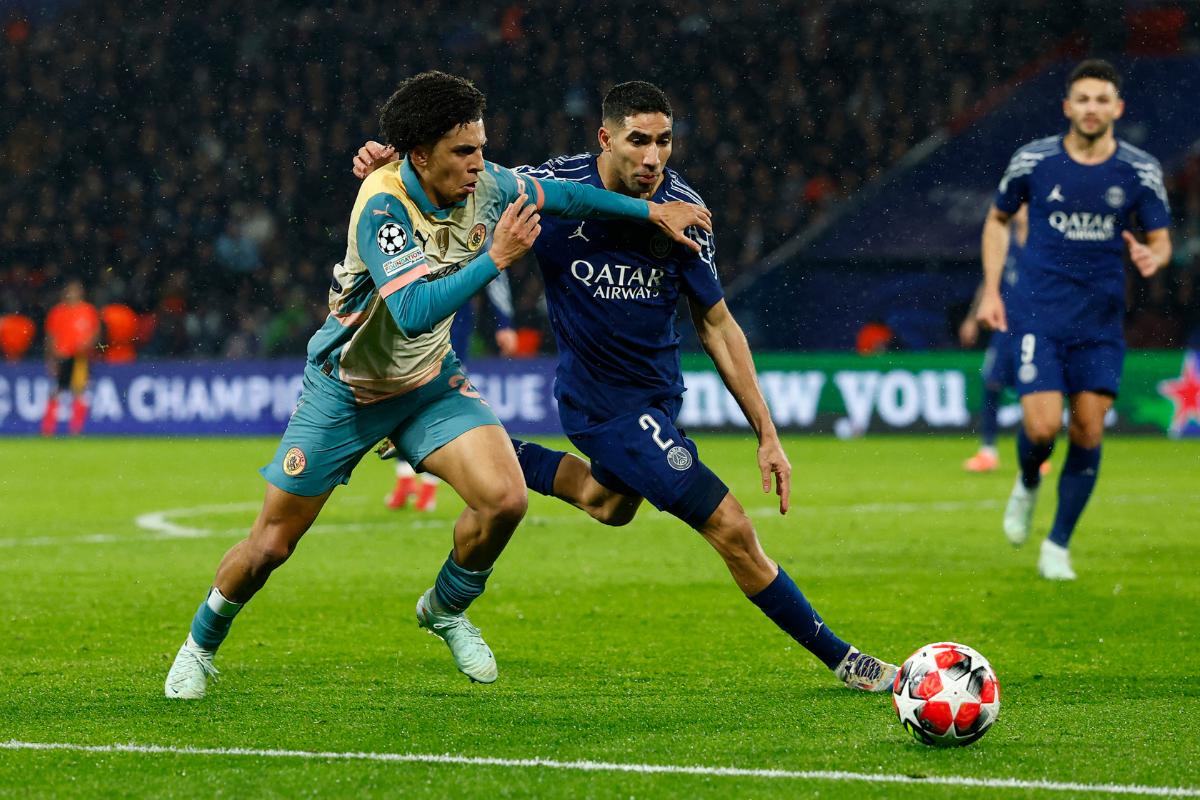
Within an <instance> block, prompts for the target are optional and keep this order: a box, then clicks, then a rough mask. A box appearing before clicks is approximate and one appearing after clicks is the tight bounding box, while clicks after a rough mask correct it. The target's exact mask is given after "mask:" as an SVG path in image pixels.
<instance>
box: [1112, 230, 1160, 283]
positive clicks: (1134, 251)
mask: <svg viewBox="0 0 1200 800" xmlns="http://www.w3.org/2000/svg"><path fill="white" fill-rule="evenodd" d="M1121 237H1122V238H1124V239H1125V244H1126V245H1127V246H1128V247H1129V258H1130V260H1132V261H1133V265H1134V266H1135V267H1137V271H1138V272H1140V273H1142V277H1143V278H1149V277H1150V276H1151V275H1153V274H1154V273H1156V272H1158V268H1159V266H1160V264H1159V263H1158V256H1156V255H1154V251H1153V250H1151V249H1150V248H1149V247H1147V246H1146V245H1144V244H1142V243H1141V242H1139V241H1138V240H1137V239H1136V238H1135V237H1134V235H1133V234H1132V233H1130V232H1129V231H1123V232H1122V233H1121Z"/></svg>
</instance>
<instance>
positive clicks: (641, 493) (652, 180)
mask: <svg viewBox="0 0 1200 800" xmlns="http://www.w3.org/2000/svg"><path fill="white" fill-rule="evenodd" d="M672 134H673V131H672V113H671V107H670V104H669V102H668V101H667V97H666V95H664V94H663V92H662V91H661V90H659V89H658V88H657V87H655V86H652V85H651V84H648V83H644V82H641V81H633V82H630V83H623V84H620V85H618V86H615V87H614V88H613V89H612V90H611V91H610V92H609V93H608V95H607V96H606V97H605V99H604V107H603V127H602V128H601V129H600V133H599V139H600V146H601V148H602V152H601V154H600V155H599V156H596V155H592V154H582V155H577V156H570V157H562V158H556V159H552V160H551V161H548V162H546V163H545V164H543V165H541V166H540V167H537V168H535V169H528V168H521V169H519V170H518V172H520V173H522V174H526V175H532V176H533V177H535V178H539V179H540V178H557V179H558V180H570V181H577V182H581V183H587V184H591V185H593V186H596V187H601V188H607V189H609V190H611V191H615V192H620V193H623V194H627V195H630V196H633V197H640V198H643V199H646V200H651V199H655V200H668V199H683V200H686V201H688V202H694V203H699V202H700V198H699V196H698V195H697V194H696V193H695V192H694V191H693V190H692V189H691V187H689V186H688V185H687V183H685V182H684V181H683V179H682V178H681V177H680V176H679V175H678V174H677V173H676V172H674V171H673V170H668V169H667V168H666V162H667V159H668V158H669V157H670V155H671V142H672ZM389 155H390V154H389V153H387V152H386V151H384V150H382V149H381V148H379V147H378V146H377V145H375V144H374V143H368V144H367V145H366V146H365V147H364V148H363V149H362V150H360V152H359V155H358V157H357V158H356V160H355V166H356V172H357V173H358V174H360V175H362V174H364V173H365V172H368V171H369V170H370V168H371V167H372V166H374V165H377V164H378V163H380V160H382V161H383V162H384V163H386V160H387V158H388V157H389ZM692 235H693V236H695V237H696V240H697V241H698V242H699V243H700V244H701V250H700V252H699V253H698V254H694V253H691V252H689V251H687V250H686V249H685V248H683V247H681V246H677V245H675V244H674V243H672V242H671V241H669V240H668V239H666V238H665V237H661V236H658V235H656V234H655V233H654V232H653V231H650V230H642V229H641V228H639V227H638V226H636V225H611V224H607V223H598V222H597V221H595V220H588V221H586V222H584V221H579V220H566V219H563V220H548V219H547V218H545V217H543V219H542V234H541V236H540V237H539V238H538V246H537V247H536V248H535V251H534V252H535V254H536V256H537V258H538V264H539V266H540V267H541V270H542V274H543V276H544V278H545V284H546V301H547V305H548V307H549V310H550V321H551V324H552V325H553V327H554V331H555V335H556V337H557V339H558V346H559V353H560V360H559V366H558V372H557V380H556V382H555V394H556V396H557V398H558V401H559V415H560V417H561V419H562V424H563V430H564V431H565V432H566V434H567V436H568V437H569V438H570V439H571V442H572V443H573V444H574V445H575V446H576V447H578V448H579V449H580V451H582V452H583V453H584V454H586V455H587V456H588V457H589V458H590V459H591V467H590V468H589V466H588V464H587V463H585V462H584V461H582V460H581V459H579V458H577V457H575V456H572V455H568V454H566V453H563V452H560V451H553V450H549V449H547V448H544V447H542V446H540V445H537V444H534V443H531V442H521V441H518V440H514V446H515V447H516V450H517V457H518V460H519V461H520V463H521V468H522V472H523V473H524V475H525V481H526V484H527V485H528V486H529V488H530V489H533V490H535V491H538V492H540V493H542V494H547V495H553V496H555V497H559V498H561V499H563V500H565V501H567V502H568V503H571V504H572V505H574V506H576V507H578V508H580V509H582V510H584V511H586V512H587V513H588V514H590V515H591V516H592V517H594V518H596V519H598V520H600V521H601V522H604V523H606V524H609V525H624V524H626V523H628V522H629V521H630V520H632V519H633V517H634V514H635V513H636V512H637V509H638V507H639V506H640V505H641V503H642V499H643V498H646V499H648V500H649V501H650V502H651V503H652V504H653V505H654V506H656V507H657V508H659V509H662V510H665V511H669V512H671V513H672V514H674V515H675V516H677V517H679V518H680V519H681V520H683V521H684V522H686V523H688V524H689V525H691V526H692V527H693V528H695V529H696V530H697V531H699V533H700V534H701V535H702V536H703V537H704V538H705V539H706V540H707V541H708V542H709V543H710V544H711V545H712V546H713V548H714V549H715V550H716V551H717V552H718V553H719V554H720V555H721V557H722V558H723V559H724V561H725V564H726V566H727V567H728V569H729V571H730V573H731V574H732V576H733V579H734V581H735V582H736V583H737V585H738V587H739V588H740V589H741V590H742V591H743V592H744V593H745V594H746V596H747V597H748V598H749V599H750V600H751V601H752V602H753V603H754V604H755V605H756V606H758V607H759V608H760V609H761V610H762V611H763V613H764V614H766V615H767V616H768V617H769V618H770V619H771V620H772V621H773V622H775V624H776V625H778V626H779V627H780V628H782V629H783V630H784V631H786V632H787V633H788V634H790V635H791V636H792V637H793V638H795V639H796V640H797V641H798V642H799V643H800V644H802V645H803V646H804V647H805V648H807V649H808V650H809V651H810V652H812V653H813V654H814V655H816V656H817V657H818V658H819V659H820V660H821V661H822V662H823V663H824V664H825V665H826V666H827V667H828V668H829V669H831V670H834V672H835V674H836V675H837V677H838V678H839V679H840V680H842V681H844V682H845V683H846V685H848V686H850V687H852V688H856V689H864V690H867V691H884V690H886V689H887V688H888V686H889V685H890V683H891V679H892V677H893V676H894V675H895V670H896V668H895V667H894V666H893V665H891V664H888V663H886V662H883V661H881V660H879V659H876V658H874V657H872V656H869V655H867V654H865V653H861V652H860V651H859V650H858V649H856V648H853V647H851V646H850V645H849V644H848V643H846V642H845V641H843V640H841V639H839V638H838V637H837V636H836V635H835V634H834V633H833V631H831V630H830V629H829V627H828V626H827V625H825V623H824V622H823V621H822V619H821V617H820V616H819V615H818V614H817V613H816V611H814V610H813V607H812V606H811V605H810V604H809V602H808V600H807V599H806V598H805V597H804V595H803V594H802V593H801V592H800V590H799V589H798V588H797V587H796V584H795V583H793V582H792V579H791V578H790V577H788V575H787V573H786V572H785V571H784V570H783V569H782V568H780V567H779V566H778V565H777V564H776V563H775V562H774V561H772V560H771V559H770V558H768V557H767V555H766V553H765V552H763V549H762V547H761V545H760V544H759V542H758V537H757V535H756V534H755V531H754V526H753V524H752V523H751V521H750V518H749V517H748V516H747V515H746V512H745V510H744V509H743V508H742V506H741V504H740V503H739V502H738V501H737V499H736V498H735V497H734V496H733V495H732V494H731V493H730V491H729V489H728V488H727V487H726V486H725V484H724V483H722V482H721V480H720V479H719V478H718V477H717V476H716V475H715V474H713V472H712V471H711V470H710V469H709V468H708V467H707V466H706V465H705V464H704V463H703V462H701V461H700V458H699V454H698V452H697V449H696V445H695V443H694V442H693V441H692V440H691V439H689V438H688V437H687V436H686V434H685V433H684V432H683V431H682V430H680V429H679V428H678V427H676V425H675V420H676V417H677V415H678V413H679V409H680V405H681V402H682V394H683V391H684V386H683V380H682V377H683V376H682V371H681V369H680V361H679V334H678V333H677V332H676V330H675V309H676V304H677V302H678V299H679V297H680V295H681V294H682V295H683V296H685V297H686V298H687V300H688V303H689V305H690V306H691V310H692V318H693V320H694V322H695V324H696V329H697V332H698V333H699V335H700V341H701V343H702V344H703V346H704V348H705V350H706V351H707V352H708V353H709V355H710V356H711V357H712V359H713V362H714V363H715V364H716V366H717V370H718V372H719V373H720V374H721V377H722V380H724V382H725V385H726V386H727V387H729V389H730V391H731V392H732V393H733V395H734V397H735V398H737V401H738V403H739V405H740V406H741V408H742V410H743V412H744V413H745V415H746V418H747V420H749V422H750V425H751V427H752V428H753V429H754V432H755V434H756V435H757V436H758V440H759V446H758V465H759V470H760V472H761V476H762V486H763V491H765V492H769V491H770V490H771V476H772V475H774V478H775V490H776V492H777V493H778V495H779V510H780V513H786V512H787V509H788V499H789V498H788V494H789V490H790V483H791V465H790V464H789V463H788V459H787V456H786V455H785V454H784V452H783V448H782V446H781V445H780V442H779V437H778V435H777V434H776V431H775V426H774V423H773V422H772V421H771V416H770V413H769V412H768V410H767V406H766V403H765V402H764V400H763V396H762V392H761V390H760V389H759V387H758V381H757V376H756V374H755V370H754V362H753V360H752V359H751V356H750V348H749V346H748V345H747V343H746V337H745V335H744V334H743V333H742V330H741V328H740V327H739V326H738V324H737V322H736V321H735V320H734V319H733V317H732V315H731V314H730V313H729V309H728V308H727V307H726V304H725V301H724V299H723V292H722V289H721V284H720V281H719V279H718V277H717V272H716V267H715V261H714V257H715V253H714V247H713V241H712V236H711V234H709V233H707V232H705V231H702V230H698V229H696V230H693V231H692Z"/></svg>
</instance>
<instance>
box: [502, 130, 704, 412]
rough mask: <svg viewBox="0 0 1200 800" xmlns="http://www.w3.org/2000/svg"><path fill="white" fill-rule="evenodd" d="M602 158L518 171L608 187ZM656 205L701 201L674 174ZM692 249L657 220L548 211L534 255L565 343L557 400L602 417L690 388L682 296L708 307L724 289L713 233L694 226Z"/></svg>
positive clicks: (661, 188) (582, 157)
mask: <svg viewBox="0 0 1200 800" xmlns="http://www.w3.org/2000/svg"><path fill="white" fill-rule="evenodd" d="M596 162H597V156H595V155H592V154H583V155H577V156H564V157H560V158H555V159H551V160H550V161H547V162H546V163H544V164H542V165H541V166H539V167H521V168H519V169H518V170H517V171H518V172H519V173H523V174H528V175H532V176H534V177H536V178H543V177H544V178H557V179H559V180H569V181H578V182H581V183H590V184H592V185H593V186H597V187H601V188H602V187H603V184H602V182H601V180H600V174H599V172H598V171H597V166H596ZM652 199H653V200H654V201H655V202H667V201H670V200H683V201H686V202H689V203H696V204H699V205H702V204H703V201H702V200H701V199H700V196H699V195H698V194H696V192H695V191H694V190H693V189H692V188H691V187H690V186H688V185H687V183H685V182H684V180H683V179H682V178H681V177H680V176H679V174H678V173H676V172H675V171H674V170H671V169H668V170H666V171H665V176H664V177H663V181H662V184H661V185H660V186H659V188H658V191H657V192H655V194H654V197H653V198H652ZM689 235H690V236H692V237H693V238H694V239H695V240H696V241H697V242H699V243H700V245H701V250H700V252H699V253H698V254H697V253H693V252H692V251H691V250H689V249H687V248H686V247H684V246H683V245H681V244H678V243H676V242H674V241H672V240H671V239H670V238H668V237H667V236H666V234H664V233H662V232H661V231H659V230H658V228H656V227H655V226H653V225H649V224H642V225H639V224H629V223H628V222H627V221H607V220H604V221H601V220H587V221H582V220H568V219H562V218H559V217H549V216H544V217H542V233H541V235H540V236H539V237H538V239H537V242H536V243H535V244H534V253H535V255H536V256H537V260H538V264H539V266H540V267H541V270H542V276H543V278H544V280H545V284H546V304H547V306H548V307H549V314H550V324H551V326H552V327H553V328H554V334H555V337H556V338H557V340H558V349H559V362H558V373H557V380H556V382H555V396H557V397H558V398H559V400H560V401H562V400H563V398H567V399H568V400H569V401H570V402H571V403H572V404H573V405H575V406H577V407H579V408H582V409H584V410H585V411H586V413H587V416H588V417H589V418H590V419H593V420H596V421H600V420H607V419H611V418H613V417H615V416H618V415H620V414H624V413H628V412H629V411H630V410H632V409H635V408H642V407H646V406H650V405H652V404H653V403H655V402H658V401H660V400H663V399H666V398H671V397H677V396H678V395H680V394H681V393H682V392H683V388H684V387H683V373H682V371H681V369H680V365H679V333H678V332H677V331H676V328H675V309H676V306H677V304H678V302H679V297H680V294H681V293H682V294H683V295H685V296H687V297H689V298H692V299H693V300H695V301H696V302H697V303H698V304H699V305H700V306H701V307H702V308H705V309H707V308H710V307H711V306H713V305H715V304H716V303H717V302H719V301H720V300H721V298H722V297H723V296H724V293H723V291H722V289H721V282H720V280H719V279H718V277H717V270H716V265H715V264H716V262H715V256H716V253H715V248H714V246H713V239H712V235H711V234H709V233H708V232H706V231H704V230H701V229H693V230H691V231H689Z"/></svg>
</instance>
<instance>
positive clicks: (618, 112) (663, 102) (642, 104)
mask: <svg viewBox="0 0 1200 800" xmlns="http://www.w3.org/2000/svg"><path fill="white" fill-rule="evenodd" d="M600 110H601V114H602V116H603V118H604V121H605V122H621V121H622V120H624V119H625V118H626V117H630V116H633V115H634V114H666V115H667V116H668V117H671V116H674V115H673V114H672V113H671V101H670V100H668V99H667V95H666V94H665V93H664V92H663V90H662V89H660V88H658V87H657V86H655V85H654V84H653V83H646V82H645V81H629V82H627V83H618V84H617V85H616V86H614V87H612V88H611V89H609V90H608V94H606V95H604V105H603V106H602V107H601V109H600Z"/></svg>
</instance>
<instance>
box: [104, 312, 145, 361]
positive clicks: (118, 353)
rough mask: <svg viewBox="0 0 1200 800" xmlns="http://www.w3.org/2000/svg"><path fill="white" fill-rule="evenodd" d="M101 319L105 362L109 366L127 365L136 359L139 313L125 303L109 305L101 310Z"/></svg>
mask: <svg viewBox="0 0 1200 800" xmlns="http://www.w3.org/2000/svg"><path fill="white" fill-rule="evenodd" d="M100 319H101V320H102V321H103V322H104V333H105V337H104V341H105V347H104V360H105V361H107V362H108V363H109V364H127V363H129V362H130V361H133V360H134V359H136V358H137V349H136V348H135V347H134V342H136V341H137V339H138V324H139V320H138V315H137V312H136V311H134V310H133V309H132V308H130V307H129V306H127V305H124V304H123V303H109V304H108V305H106V306H105V307H104V308H102V309H100Z"/></svg>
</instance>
